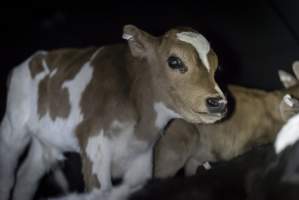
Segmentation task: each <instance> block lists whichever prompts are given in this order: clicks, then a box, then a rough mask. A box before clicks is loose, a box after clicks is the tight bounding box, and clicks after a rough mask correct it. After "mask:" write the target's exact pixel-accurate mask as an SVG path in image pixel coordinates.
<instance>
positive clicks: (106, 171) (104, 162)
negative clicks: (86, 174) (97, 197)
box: [86, 130, 112, 190]
mask: <svg viewBox="0 0 299 200" xmlns="http://www.w3.org/2000/svg"><path fill="white" fill-rule="evenodd" d="M86 154H87V156H88V158H89V159H90V161H91V162H92V174H94V175H96V176H97V178H98V181H99V182H100V184H101V189H102V190H107V189H110V188H111V186H112V185H111V172H110V168H111V160H112V159H111V156H112V155H111V151H110V141H109V139H108V138H106V137H105V136H104V131H103V130H101V131H100V133H99V134H98V135H96V136H93V137H90V138H89V139H88V143H87V146H86Z"/></svg>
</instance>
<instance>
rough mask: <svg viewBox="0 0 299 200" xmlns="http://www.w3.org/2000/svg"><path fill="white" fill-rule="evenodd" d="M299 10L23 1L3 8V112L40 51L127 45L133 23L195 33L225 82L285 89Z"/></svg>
mask: <svg viewBox="0 0 299 200" xmlns="http://www.w3.org/2000/svg"><path fill="white" fill-rule="evenodd" d="M181 2H183V1H181ZM220 2H221V3H220ZM298 9H299V3H298V1H297V0H287V1H279V0H268V1H266V0H252V1H229V0H228V1H217V0H209V1H207V0H205V1H203V0H202V1H201V0H197V1H193V2H192V1H191V2H190V1H189V2H183V3H175V2H174V1H173V2H166V1H163V3H162V1H161V3H145V2H143V1H139V2H135V3H127V2H126V1H122V3H118V2H116V1H114V2H113V1H112V2H110V3H109V4H104V3H102V4H101V1H98V4H92V3H88V2H82V1H81V2H80V3H74V2H72V4H66V3H65V4H63V3H61V2H55V1H40V0H39V1H37V0H36V1H33V3H32V4H30V5H29V4H27V5H26V7H23V6H21V5H19V4H17V2H16V5H15V6H14V7H12V6H10V7H9V6H2V7H1V12H0V27H1V29H2V31H1V32H0V55H1V59H0V66H1V74H0V83H1V85H0V86H1V88H0V95H1V97H2V98H1V100H0V101H1V105H3V102H4V100H3V97H4V96H5V95H4V94H5V81H6V76H7V73H8V71H9V70H10V69H11V68H12V67H13V66H15V65H17V64H19V63H20V62H22V61H23V60H24V59H26V58H27V57H28V56H30V55H31V54H32V53H33V52H35V51H36V50H39V49H45V50H48V49H53V48H60V47H84V46H90V45H103V44H110V43H117V42H123V41H122V39H121V31H122V26H123V25H124V24H127V23H132V24H135V25H137V26H139V27H140V28H143V29H145V30H147V31H148V32H151V33H153V34H156V35H159V34H162V33H163V32H164V31H166V30H167V29H169V28H171V27H174V26H181V25H183V26H192V27H193V28H195V29H197V30H199V31H200V32H202V33H203V34H204V35H205V36H206V37H207V38H208V39H209V40H210V42H211V44H212V46H213V48H214V49H215V50H216V52H217V53H218V55H219V58H220V62H221V66H222V68H223V71H222V74H223V75H224V77H225V79H226V82H229V83H236V84H241V85H244V86H249V87H258V88H262V89H275V88H280V87H281V85H280V83H279V81H278V77H277V70H278V69H279V68H283V69H286V70H288V71H290V65H291V63H292V62H293V61H294V60H296V59H299V40H298V37H299V26H298V20H297V19H299V16H298V15H299V14H298V12H297V11H298Z"/></svg>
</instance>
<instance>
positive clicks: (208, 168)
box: [202, 162, 212, 170]
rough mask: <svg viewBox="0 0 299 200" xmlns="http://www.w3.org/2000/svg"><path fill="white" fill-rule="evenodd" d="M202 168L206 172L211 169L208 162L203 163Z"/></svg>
mask: <svg viewBox="0 0 299 200" xmlns="http://www.w3.org/2000/svg"><path fill="white" fill-rule="evenodd" d="M202 166H203V167H204V168H205V169H206V170H210V169H212V166H211V165H210V163H209V162H204V163H203V164H202Z"/></svg>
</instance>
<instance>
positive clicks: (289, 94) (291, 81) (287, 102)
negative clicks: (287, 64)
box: [278, 61, 299, 121]
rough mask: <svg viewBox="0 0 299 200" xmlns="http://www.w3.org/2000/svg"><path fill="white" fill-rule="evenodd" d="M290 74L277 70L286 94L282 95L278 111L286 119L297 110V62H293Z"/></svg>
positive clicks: (298, 84) (298, 94)
mask: <svg viewBox="0 0 299 200" xmlns="http://www.w3.org/2000/svg"><path fill="white" fill-rule="evenodd" d="M292 69H293V72H294V74H295V76H293V75H292V74H290V73H288V72H285V71H283V70H279V72H278V74H279V78H280V81H281V82H282V84H283V85H284V87H285V88H286V90H285V91H284V93H286V95H285V96H284V97H283V101H282V102H281V103H280V113H281V115H282V118H283V119H284V120H285V121H286V120H288V119H289V118H290V117H292V116H293V115H295V114H297V113H298V112H299V80H298V78H299V62H298V61H296V62H294V63H293V67H292Z"/></svg>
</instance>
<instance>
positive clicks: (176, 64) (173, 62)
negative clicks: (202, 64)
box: [167, 56, 187, 73]
mask: <svg viewBox="0 0 299 200" xmlns="http://www.w3.org/2000/svg"><path fill="white" fill-rule="evenodd" d="M167 63H168V66H169V67H170V68H171V69H174V70H179V71H180V72H181V73H185V72H186V71H187V67H186V66H185V65H184V63H183V61H182V60H181V59H180V58H178V57H176V56H170V57H169V58H168V59H167Z"/></svg>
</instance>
